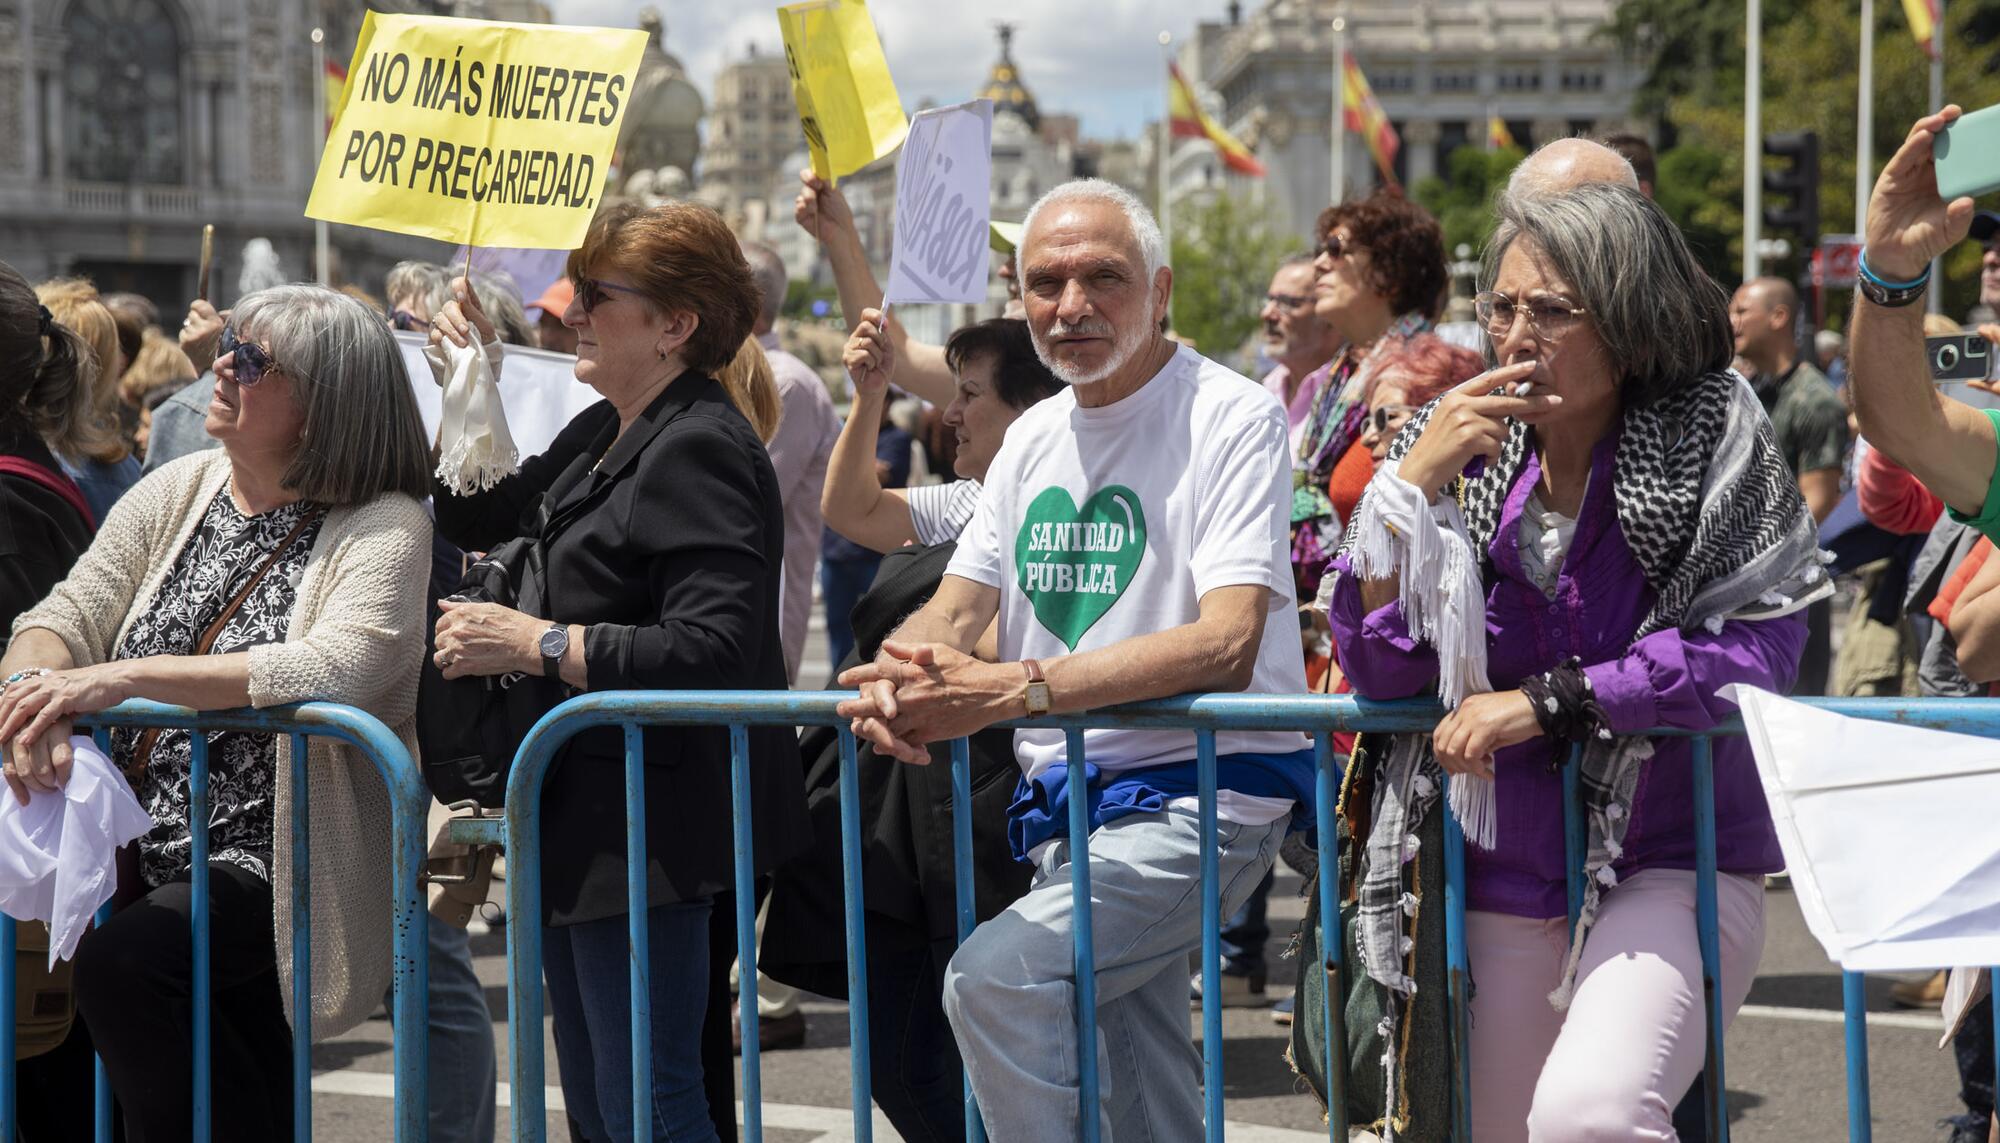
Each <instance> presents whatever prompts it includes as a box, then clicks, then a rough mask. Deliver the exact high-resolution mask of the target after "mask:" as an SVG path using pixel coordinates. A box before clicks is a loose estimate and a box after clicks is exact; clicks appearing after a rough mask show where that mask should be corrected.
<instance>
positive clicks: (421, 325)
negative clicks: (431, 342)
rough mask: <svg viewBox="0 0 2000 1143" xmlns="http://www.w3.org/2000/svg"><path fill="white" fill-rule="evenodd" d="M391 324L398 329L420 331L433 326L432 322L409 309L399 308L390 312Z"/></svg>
mask: <svg viewBox="0 0 2000 1143" xmlns="http://www.w3.org/2000/svg"><path fill="white" fill-rule="evenodd" d="M389 324H390V325H391V326H393V327H395V328H396V329H402V330H416V331H418V332H422V331H423V330H427V329H429V328H430V327H431V323H430V322H428V321H425V320H424V319H423V318H420V317H418V316H417V315H415V314H413V313H411V312H410V311H408V310H397V311H396V312H395V313H392V314H390V315H389Z"/></svg>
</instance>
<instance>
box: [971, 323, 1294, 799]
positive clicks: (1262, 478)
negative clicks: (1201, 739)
mask: <svg viewBox="0 0 2000 1143" xmlns="http://www.w3.org/2000/svg"><path fill="white" fill-rule="evenodd" d="M1291 499H1292V466H1291V456H1290V453H1289V451H1288V449H1287V445H1286V424H1285V411H1284V409H1282V408H1280V407H1279V405H1278V402H1277V400H1276V399H1275V398H1273V397H1272V396H1271V395H1270V394H1269V393H1267V392H1265V390H1264V388H1263V387H1262V386H1260V385H1258V384H1257V383H1256V382H1254V381H1252V380H1250V379H1249V378H1247V377H1244V376H1241V375H1240V374H1237V373H1234V372H1232V371H1230V370H1228V369H1225V368H1223V367H1222V366H1220V365H1217V364H1216V363H1214V362H1212V361H1209V360H1207V359H1206V358H1204V357H1202V356H1201V355H1200V354H1197V353H1196V352H1195V351H1194V350H1192V349H1188V348H1186V347H1185V346H1183V347H1182V348H1181V349H1180V350H1179V351H1178V352H1177V353H1175V354H1174V356H1173V359H1172V360H1170V361H1169V362H1168V363H1167V364H1166V366H1165V368H1163V369H1161V370H1160V372H1159V373H1157V374H1155V375H1154V376H1153V378H1152V380H1150V381H1148V382H1147V383H1146V384H1145V385H1144V386H1143V387H1141V388H1140V389H1139V391H1138V392H1136V393H1134V394H1132V395H1131V396H1129V397H1126V398H1125V399H1124V400H1122V401H1119V402H1117V403H1115V404H1112V405H1108V406H1105V407H1102V408H1095V409H1086V408H1081V407H1079V406H1078V405H1077V403H1076V394H1075V393H1074V392H1073V391H1064V392H1061V393H1058V394H1056V395H1055V396H1053V397H1050V398H1048V399H1047V400H1044V401H1041V402H1039V403H1038V404H1036V405H1035V406H1033V407H1032V408H1030V409H1029V410H1028V411H1027V412H1025V413H1023V414H1021V418H1020V419H1019V420H1017V421H1015V422H1014V423H1013V425H1012V426H1010V427H1009V428H1008V429H1007V439H1006V442H1005V443H1004V444H1003V445H1002V446H1001V448H1000V453H999V455H998V456H996V457H995V458H994V460H993V466H992V468H991V469H989V470H988V472H987V474H986V484H985V488H984V490H983V492H982V494H981V496H980V500H979V509H978V511H977V512H975V513H974V514H973V517H972V522H971V523H970V524H968V525H966V528H965V531H964V532H963V533H962V534H961V535H960V536H959V539H958V552H957V554H956V555H954V556H953V558H952V561H951V566H950V568H949V569H948V571H949V574H951V575H956V576H962V577H964V578H966V579H969V580H972V581H974V582H976V583H980V584H984V585H986V586H988V587H993V588H997V589H999V591H1000V617H999V619H1000V655H1001V658H1002V659H1021V658H1030V659H1052V658H1056V657H1058V656H1062V655H1066V654H1069V653H1070V652H1072V651H1088V650H1093V649H1096V648H1099V647H1107V646H1110V645H1111V644H1113V643H1118V642H1121V641H1123V640H1126V639H1130V638H1133V637H1134V636H1138V635H1147V634H1152V633H1154V632H1158V631H1165V630H1168V629H1170V628H1174V627H1179V626H1183V625H1185V624H1188V623H1192V622H1194V621H1195V620H1197V619H1199V618H1200V617H1201V609H1200V600H1201V597H1202V596H1203V595H1204V594H1206V593H1207V592H1209V591H1212V590H1214V589H1216V588H1219V587H1233V586H1238V585H1245V584H1254V585H1256V586H1259V587H1264V588H1268V589H1269V590H1270V596H1269V600H1270V609H1269V612H1268V613H1267V614H1266V616H1265V620H1264V638H1263V641H1262V643H1261V644H1260V645H1259V647H1258V651H1257V663H1256V667H1255V669H1254V671H1253V672H1252V677H1251V683H1250V686H1249V688H1248V689H1249V690H1250V691H1252V692H1257V693H1274V694H1286V693H1293V694H1296V693H1300V692H1303V691H1304V690H1305V686H1306V680H1305V658H1304V653H1303V652H1302V651H1301V650H1300V646H1299V621H1298V614H1297V604H1296V600H1295V599H1294V596H1293V592H1292V571H1291V553H1290V544H1289V540H1288V527H1289V525H1290V522H1291ZM1306 745H1307V743H1306V738H1305V736H1304V735H1303V734H1296V733H1275V732H1247V731H1232V732H1224V733H1220V734H1217V735H1216V752H1217V753H1218V754H1231V753H1265V754H1280V753H1288V752H1291V751H1294V750H1303V749H1305V747H1306ZM1084 748H1085V751H1086V757H1087V758H1088V760H1089V761H1090V762H1091V763H1092V764H1094V765H1096V766H1097V767H1098V768H1099V769H1100V770H1103V771H1107V772H1109V771H1117V770H1131V769H1137V768H1140V767H1145V766H1154V765H1159V764H1162V763H1169V762H1181V761H1186V760H1189V759H1192V758H1193V757H1194V755H1195V744H1194V734H1193V732H1192V731H1167V730H1090V731H1085V732H1084ZM1014 752H1015V756H1016V758H1017V759H1018V760H1019V762H1020V764H1021V769H1022V770H1024V771H1025V772H1026V773H1027V776H1028V777H1029V778H1031V779H1032V778H1034V777H1036V776H1037V775H1039V774H1041V773H1042V772H1043V771H1045V770H1048V769H1049V768H1050V767H1052V766H1054V765H1056V764H1058V763H1061V762H1063V761H1065V759H1066V754H1067V751H1066V747H1065V745H1064V737H1063V733H1062V732H1061V731H1059V730H1021V731H1016V732H1015V735H1014ZM1291 806H1292V803H1291V802H1290V801H1289V800H1280V799H1273V798H1257V797H1251V796H1248V795H1244V794H1238V793H1234V792H1231V791H1226V790H1225V791H1222V792H1221V794H1220V796H1219V798H1218V801H1217V809H1218V811H1219V812H1220V813H1221V816H1222V817H1223V818H1224V819H1226V820H1229V821H1235V822H1241V823H1244V824H1253V825H1254V824H1262V823H1265V822H1270V821H1275V820H1277V819H1278V818H1280V817H1282V816H1284V815H1285V814H1286V813H1288V812H1289V811H1290V809H1291Z"/></svg>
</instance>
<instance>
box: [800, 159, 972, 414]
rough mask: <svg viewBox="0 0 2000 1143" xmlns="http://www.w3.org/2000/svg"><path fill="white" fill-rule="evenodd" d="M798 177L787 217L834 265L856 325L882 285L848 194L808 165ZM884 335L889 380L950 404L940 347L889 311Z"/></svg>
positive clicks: (847, 314) (844, 310) (950, 381)
mask: <svg viewBox="0 0 2000 1143" xmlns="http://www.w3.org/2000/svg"><path fill="white" fill-rule="evenodd" d="M799 182H800V184H801V189H800V190H799V196H798V198H797V199H796V200H795V201H794V202H793V203H792V217H793V218H795V219H796V220H797V221H798V224H799V226H800V227H802V228H803V229H804V230H805V232H806V233H807V234H810V235H812V236H813V237H814V238H816V239H818V240H819V243H820V246H821V247H822V248H823V249H824V250H825V251H826V261H827V264H828V265H829V266H831V267H832V268H833V287H834V289H835V290H837V291H838V292H839V294H840V313H841V317H842V319H843V320H845V321H846V322H847V326H848V328H849V329H850V330H851V329H853V328H855V327H856V326H859V325H860V324H861V322H862V321H863V320H864V315H865V313H866V312H867V311H869V310H874V309H878V308H879V307H880V306H881V305H882V284H881V283H880V282H878V281H876V280H875V271H873V270H871V269H869V267H868V252H867V251H866V250H864V249H863V248H862V246H861V232H860V231H859V230H858V229H857V228H856V227H855V225H854V212H853V211H851V210H849V209H848V206H847V197H846V196H845V195H843V194H841V193H840V190H839V188H837V187H834V186H833V185H831V184H830V183H828V182H826V181H825V180H824V179H821V178H820V177H819V176H818V175H815V174H813V173H812V171H811V170H804V171H800V172H799ZM888 334H889V340H890V342H891V343H892V344H893V345H894V346H895V355H896V362H897V364H896V368H895V370H894V371H893V372H892V373H891V374H890V377H889V379H890V380H891V381H893V382H895V383H896V384H897V385H898V386H901V387H902V388H904V389H906V390H908V391H910V392H912V393H915V394H916V395H917V396H919V397H922V398H923V399H924V400H926V401H929V402H930V403H931V404H933V405H936V406H938V407H939V408H942V407H944V406H946V405H949V404H951V399H952V396H953V392H952V388H953V386H954V385H955V384H956V383H957V382H956V380H955V379H954V378H953V377H952V375H951V368H950V367H949V366H947V365H946V364H945V361H944V347H943V346H938V345H932V344H930V343H929V342H924V341H917V340H916V339H914V338H912V337H911V336H910V335H909V334H908V332H906V331H905V330H904V329H903V325H902V323H901V322H899V321H897V320H896V319H895V317H894V315H891V316H890V318H889V321H888Z"/></svg>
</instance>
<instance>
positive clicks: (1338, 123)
mask: <svg viewBox="0 0 2000 1143" xmlns="http://www.w3.org/2000/svg"><path fill="white" fill-rule="evenodd" d="M1330 134H1331V135H1332V136H1333V204H1334V205H1335V206H1339V205H1340V204H1341V203H1342V202H1344V201H1346V198H1347V16H1346V15H1345V14H1340V15H1336V16H1334V18H1333V130H1332V131H1331V132H1330Z"/></svg>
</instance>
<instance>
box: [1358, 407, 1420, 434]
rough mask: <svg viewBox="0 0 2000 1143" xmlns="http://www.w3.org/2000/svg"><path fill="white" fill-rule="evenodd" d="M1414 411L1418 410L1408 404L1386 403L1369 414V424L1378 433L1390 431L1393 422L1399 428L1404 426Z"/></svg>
mask: <svg viewBox="0 0 2000 1143" xmlns="http://www.w3.org/2000/svg"><path fill="white" fill-rule="evenodd" d="M1414 412H1416V410H1415V409H1412V408H1410V407H1409V406H1408V405H1384V406H1382V407H1381V408H1379V409H1375V410H1373V411H1371V412H1370V413H1369V414H1368V425H1369V427H1371V428H1373V429H1374V430H1375V431H1376V432H1377V433H1378V434H1379V433H1386V432H1388V431H1389V426H1390V425H1391V424H1392V423H1393V424H1394V425H1395V426H1396V427H1397V428H1402V427H1403V424H1404V423H1405V422H1407V421H1408V420H1409V419H1410V414H1411V413H1414Z"/></svg>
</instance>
